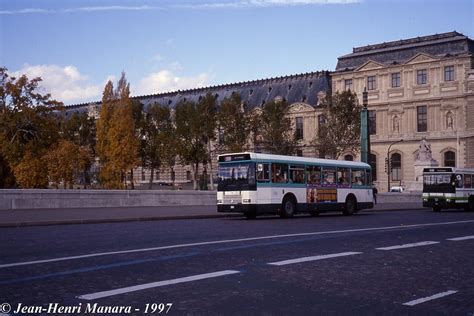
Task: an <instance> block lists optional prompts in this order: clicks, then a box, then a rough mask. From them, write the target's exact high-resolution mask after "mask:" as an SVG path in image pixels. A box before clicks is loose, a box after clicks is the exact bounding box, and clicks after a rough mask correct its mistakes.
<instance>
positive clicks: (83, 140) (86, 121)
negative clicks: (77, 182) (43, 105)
mask: <svg viewBox="0 0 474 316" xmlns="http://www.w3.org/2000/svg"><path fill="white" fill-rule="evenodd" d="M62 137H63V139H65V140H69V141H70V142H72V143H74V144H75V145H77V146H78V147H79V149H78V150H79V152H87V154H86V155H85V156H84V158H88V159H86V160H84V164H83V169H82V171H81V173H82V178H83V180H84V188H86V186H87V184H90V182H91V175H90V168H91V167H92V164H93V162H94V157H95V153H94V149H95V147H96V126H95V120H94V118H93V117H90V116H89V115H88V114H87V113H86V112H82V113H76V112H74V113H73V114H72V115H71V117H69V118H66V117H65V118H64V119H63V123H62Z"/></svg>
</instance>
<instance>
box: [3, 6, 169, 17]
mask: <svg viewBox="0 0 474 316" xmlns="http://www.w3.org/2000/svg"><path fill="white" fill-rule="evenodd" d="M153 10H163V8H162V7H154V6H147V5H142V6H119V5H113V6H92V7H77V8H67V9H58V10H54V9H42V8H26V9H20V10H0V15H2V14H28V13H74V12H97V11H153Z"/></svg>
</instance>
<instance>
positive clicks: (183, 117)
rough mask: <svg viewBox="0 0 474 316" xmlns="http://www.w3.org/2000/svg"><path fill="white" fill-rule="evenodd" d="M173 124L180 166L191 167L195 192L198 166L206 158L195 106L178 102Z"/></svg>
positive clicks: (198, 116)
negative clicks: (174, 125)
mask: <svg viewBox="0 0 474 316" xmlns="http://www.w3.org/2000/svg"><path fill="white" fill-rule="evenodd" d="M175 124H176V136H177V141H178V144H177V150H178V154H179V157H180V159H181V162H182V164H184V165H191V167H192V169H193V187H194V189H195V190H196V189H197V179H198V170H199V165H200V163H201V162H202V161H205V160H206V159H207V157H208V155H207V148H206V147H207V146H206V142H205V138H204V135H203V133H202V130H203V129H202V127H201V124H202V120H201V115H200V114H199V112H198V107H197V105H196V104H195V103H193V102H189V101H186V100H183V101H181V102H179V103H178V104H177V105H176V109H175Z"/></svg>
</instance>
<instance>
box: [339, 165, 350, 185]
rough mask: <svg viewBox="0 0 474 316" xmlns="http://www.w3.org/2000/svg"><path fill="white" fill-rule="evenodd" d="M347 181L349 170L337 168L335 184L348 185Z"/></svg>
mask: <svg viewBox="0 0 474 316" xmlns="http://www.w3.org/2000/svg"><path fill="white" fill-rule="evenodd" d="M349 181H350V179H349V168H339V167H338V168H337V184H339V185H348V184H349V183H350V182H349Z"/></svg>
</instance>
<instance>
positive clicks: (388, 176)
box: [387, 139, 403, 192]
mask: <svg viewBox="0 0 474 316" xmlns="http://www.w3.org/2000/svg"><path fill="white" fill-rule="evenodd" d="M401 142H403V139H400V140H397V141H396V142H393V143H391V144H390V146H388V150H387V164H388V166H387V183H388V186H387V192H390V173H392V170H391V168H390V148H392V146H393V145H395V144H397V143H401Z"/></svg>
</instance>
